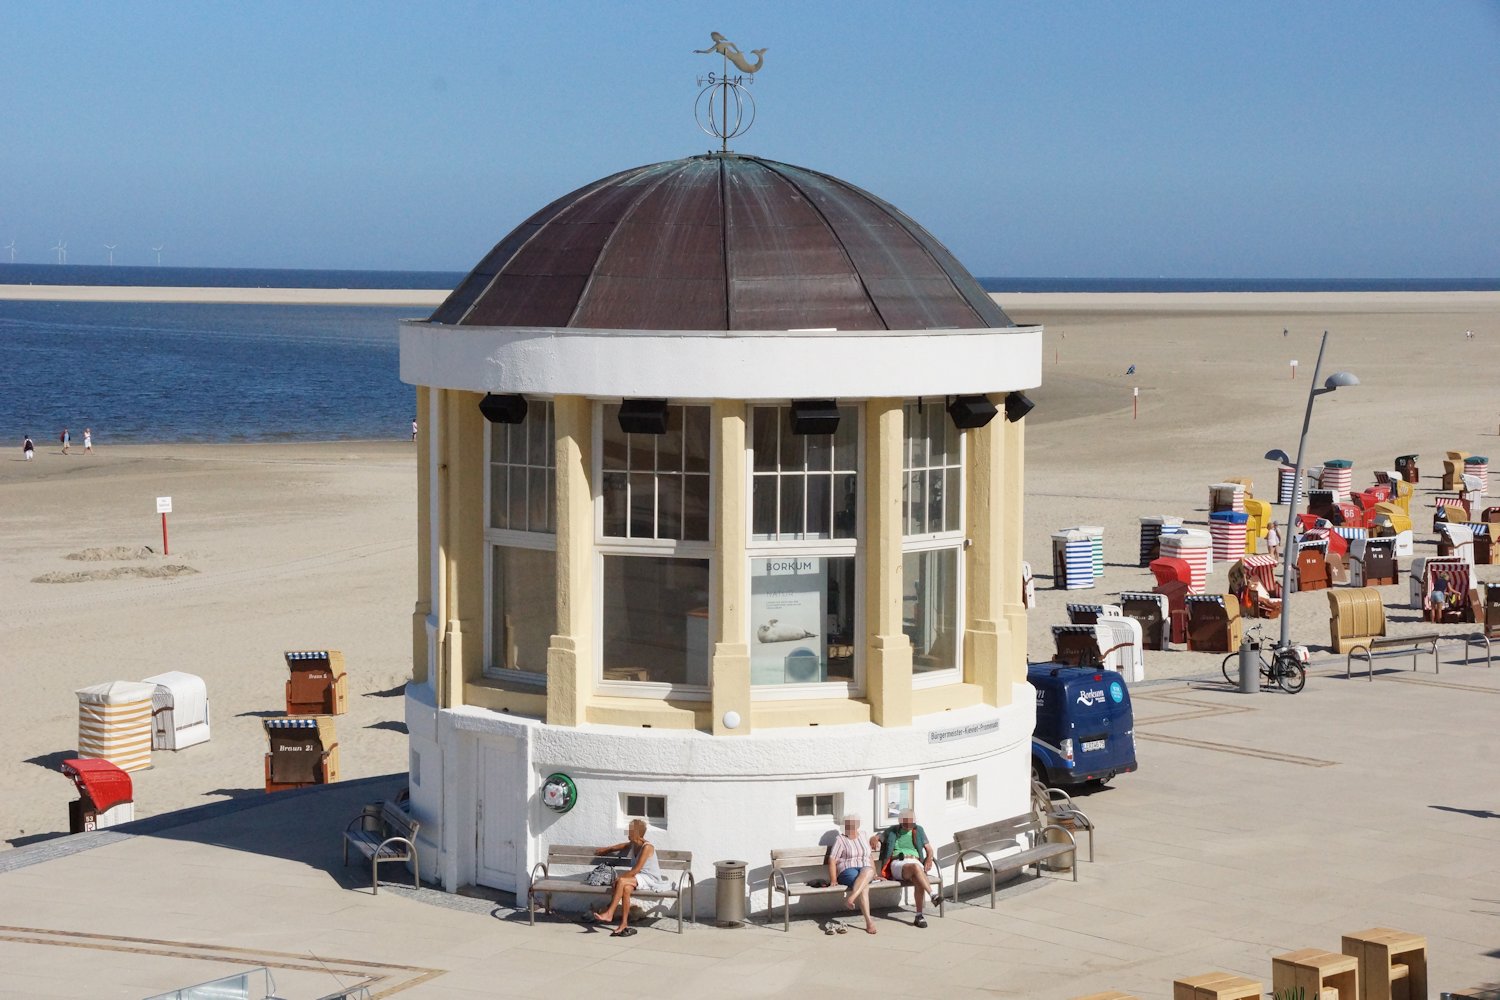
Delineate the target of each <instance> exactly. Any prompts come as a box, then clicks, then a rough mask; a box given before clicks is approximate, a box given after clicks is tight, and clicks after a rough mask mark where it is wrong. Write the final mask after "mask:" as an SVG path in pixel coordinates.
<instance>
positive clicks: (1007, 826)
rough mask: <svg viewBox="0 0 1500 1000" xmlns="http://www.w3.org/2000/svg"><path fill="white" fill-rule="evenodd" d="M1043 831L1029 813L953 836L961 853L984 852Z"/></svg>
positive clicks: (959, 832) (972, 828) (1033, 816)
mask: <svg viewBox="0 0 1500 1000" xmlns="http://www.w3.org/2000/svg"><path fill="white" fill-rule="evenodd" d="M1041 829H1042V825H1041V824H1040V823H1039V822H1037V818H1036V816H1035V815H1033V814H1032V813H1027V814H1025V815H1024V816H1012V817H1011V818H1010V819H1002V820H996V821H995V822H993V823H986V824H984V825H983V826H976V827H971V828H970V829H968V830H959V831H958V832H957V833H955V834H954V835H953V842H954V843H955V844H957V845H958V849H959V850H960V851H969V850H974V851H982V850H984V849H985V848H986V847H989V846H990V845H992V844H996V843H999V842H1001V841H1007V840H1016V839H1017V838H1019V837H1021V836H1023V835H1026V834H1036V833H1039V832H1040V831H1041Z"/></svg>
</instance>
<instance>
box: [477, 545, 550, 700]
mask: <svg viewBox="0 0 1500 1000" xmlns="http://www.w3.org/2000/svg"><path fill="white" fill-rule="evenodd" d="M490 591H491V601H490V651H491V655H490V663H491V664H492V666H493V669H494V670H497V671H498V670H512V671H522V672H525V673H534V674H545V673H546V672H547V646H548V645H549V644H550V643H551V641H552V632H553V623H554V622H555V621H556V620H557V611H556V609H557V554H556V553H555V552H553V551H551V550H549V549H523V548H512V547H508V546H503V545H492V546H490Z"/></svg>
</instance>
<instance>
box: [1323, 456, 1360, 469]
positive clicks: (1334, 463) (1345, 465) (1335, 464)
mask: <svg viewBox="0 0 1500 1000" xmlns="http://www.w3.org/2000/svg"><path fill="white" fill-rule="evenodd" d="M1353 467H1354V463H1353V462H1351V461H1349V460H1348V459H1347V458H1330V459H1329V460H1328V461H1326V462H1324V463H1323V468H1325V469H1352V468H1353Z"/></svg>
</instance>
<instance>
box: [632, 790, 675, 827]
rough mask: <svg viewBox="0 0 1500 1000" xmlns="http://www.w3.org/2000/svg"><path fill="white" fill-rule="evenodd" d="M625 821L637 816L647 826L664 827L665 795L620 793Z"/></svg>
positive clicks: (665, 818) (665, 819)
mask: <svg viewBox="0 0 1500 1000" xmlns="http://www.w3.org/2000/svg"><path fill="white" fill-rule="evenodd" d="M620 798H621V799H622V800H623V802H622V803H621V804H622V805H623V806H624V809H625V821H626V822H627V823H628V822H629V821H630V820H632V819H636V818H637V817H639V818H640V819H643V820H645V821H646V825H647V826H654V827H660V828H665V827H666V825H667V797H666V796H665V795H629V794H627V795H622V796H620Z"/></svg>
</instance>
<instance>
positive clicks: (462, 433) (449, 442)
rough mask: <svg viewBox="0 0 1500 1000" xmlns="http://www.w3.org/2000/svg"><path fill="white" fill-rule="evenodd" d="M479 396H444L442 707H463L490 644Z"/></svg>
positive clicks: (482, 429) (448, 393)
mask: <svg viewBox="0 0 1500 1000" xmlns="http://www.w3.org/2000/svg"><path fill="white" fill-rule="evenodd" d="M479 398H480V397H479V394H478V393H473V392H459V391H456V390H451V389H450V390H447V391H446V392H444V405H443V407H442V412H443V428H442V430H443V436H442V466H443V468H442V469H440V473H443V474H444V475H443V478H444V480H445V482H446V488H445V489H444V494H445V495H444V498H443V499H444V503H443V510H444V518H443V538H444V556H445V564H444V574H443V576H444V579H445V585H446V590H447V594H446V595H445V598H446V599H445V601H444V602H443V603H444V613H445V614H446V615H447V621H446V623H445V624H444V628H443V647H444V648H443V659H444V664H443V667H444V669H443V671H442V673H441V675H440V682H439V686H438V704H439V705H440V706H442V707H451V706H455V705H461V704H463V690H464V688H463V686H464V683H465V682H466V681H472V680H476V679H477V678H478V677H479V676H480V674H481V671H482V668H483V658H484V639H483V635H482V632H481V630H482V628H483V626H484V565H483V564H484V475H485V470H484V417H483V416H482V415H481V414H480V412H479Z"/></svg>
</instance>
